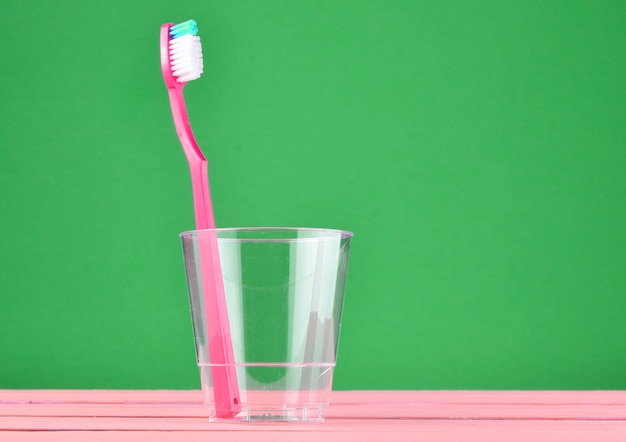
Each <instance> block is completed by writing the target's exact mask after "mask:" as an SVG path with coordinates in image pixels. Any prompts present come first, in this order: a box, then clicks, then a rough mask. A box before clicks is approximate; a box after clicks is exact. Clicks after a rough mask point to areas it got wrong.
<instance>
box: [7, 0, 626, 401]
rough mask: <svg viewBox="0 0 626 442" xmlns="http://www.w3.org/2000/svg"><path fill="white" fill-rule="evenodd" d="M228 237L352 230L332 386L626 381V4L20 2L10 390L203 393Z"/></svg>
mask: <svg viewBox="0 0 626 442" xmlns="http://www.w3.org/2000/svg"><path fill="white" fill-rule="evenodd" d="M188 18H194V19H196V21H197V22H198V24H199V28H200V35H201V37H202V39H203V49H204V53H205V58H204V60H205V74H204V75H203V77H202V78H201V79H199V80H196V81H194V82H192V83H190V84H189V86H188V87H187V89H186V96H187V101H188V107H189V115H190V120H191V124H192V126H193V128H194V131H195V133H196V136H197V138H198V142H199V144H200V145H201V147H202V149H203V150H204V151H205V153H206V154H207V156H208V157H209V161H210V173H211V185H212V190H213V199H214V205H215V210H216V218H217V223H218V225H219V226H223V227H225V226H231V227H232V226H252V225H282V226H316V227H334V228H342V229H348V230H352V231H354V233H355V237H354V243H353V249H352V257H351V268H350V274H349V279H348V287H347V298H346V305H345V311H344V312H345V315H344V326H343V329H342V337H341V343H340V347H339V361H338V368H337V371H336V378H335V386H336V388H337V389H626V344H625V341H626V82H625V78H626V77H625V75H626V49H625V48H626V26H625V25H624V23H625V20H626V3H624V2H619V1H591V0H589V1H580V0H579V1H569V2H566V1H543V0H541V1H540V0H532V1H524V2H520V1H515V2H513V1H510V2H498V1H491V2H489V1H460V0H459V1H451V0H442V1H420V0H415V1H391V0H389V1H387V0H384V1H383V0H379V1H365V0H363V1H353V0H343V1H336V0H324V1H322V0H315V1H303V0H302V1H301V0H289V1H288V0H285V1H276V0H268V1H252V0H250V1H243V0H229V1H221V2H218V1H199V0H194V1H177V2H165V1H160V0H157V1H154V0H150V1H148V0H143V1H135V0H132V1H120V0H111V1H107V2H102V1H77V0H76V1H67V2H58V1H51V0H49V1H37V2H22V1H17V0H3V1H2V22H3V23H2V29H1V30H0V41H2V44H1V45H0V75H1V76H2V77H1V78H2V81H1V82H0V178H1V185H2V192H1V195H2V197H1V198H2V199H1V201H2V217H1V218H0V226H1V228H2V231H3V235H2V255H1V262H0V263H1V274H0V291H1V292H0V388H176V389H178V388H197V387H198V386H199V381H198V374H197V370H196V367H195V360H194V351H193V341H192V335H191V324H190V318H189V312H188V306H187V295H186V286H185V280H184V273H183V266H182V253H181V247H180V243H179V239H178V233H179V232H180V231H183V230H187V229H190V228H192V227H193V211H192V210H193V209H192V204H191V191H190V180H189V176H188V169H187V165H186V162H185V159H184V155H183V152H182V149H181V148H180V145H179V144H178V141H177V138H176V135H175V131H174V128H173V124H172V119H171V115H170V111H169V107H168V106H169V105H168V101H167V94H166V90H165V87H164V84H163V80H162V78H161V73H160V67H159V60H158V40H159V26H160V25H161V24H162V23H164V22H168V21H173V22H181V21H183V20H186V19H188Z"/></svg>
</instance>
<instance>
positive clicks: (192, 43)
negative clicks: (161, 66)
mask: <svg viewBox="0 0 626 442" xmlns="http://www.w3.org/2000/svg"><path fill="white" fill-rule="evenodd" d="M197 34H198V27H197V25H196V22H195V21H193V20H187V21H186V22H183V23H179V24H177V25H174V26H172V27H171V28H170V43H169V46H170V47H169V54H170V66H171V69H172V74H173V75H174V77H175V78H176V81H177V82H179V83H186V82H187V81H191V80H195V79H196V78H200V75H201V74H202V71H203V64H202V45H201V44H200V37H198V35H197Z"/></svg>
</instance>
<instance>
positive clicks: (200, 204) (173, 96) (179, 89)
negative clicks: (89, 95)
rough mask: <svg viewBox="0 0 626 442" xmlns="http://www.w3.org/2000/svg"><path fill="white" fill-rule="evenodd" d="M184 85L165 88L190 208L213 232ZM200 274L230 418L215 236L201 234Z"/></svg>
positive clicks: (221, 414) (231, 369) (214, 366)
mask: <svg viewBox="0 0 626 442" xmlns="http://www.w3.org/2000/svg"><path fill="white" fill-rule="evenodd" d="M183 87H184V85H180V84H176V85H175V86H173V87H168V93H169V98H170V104H171V108H172V116H173V117H174V125H175V127H176V133H177V134H178V138H179V140H180V143H181V145H182V146H183V150H184V151H185V156H186V157H187V161H188V163H189V170H190V172H191V184H192V188H193V205H194V212H195V217H196V228H197V229H198V230H203V229H214V228H215V220H214V216H213V205H212V204H211V194H210V191H209V179H208V176H209V175H208V164H207V161H206V159H205V157H204V155H203V154H202V151H201V150H200V148H199V147H198V144H197V143H196V140H195V138H194V136H193V132H192V131H191V126H190V125H189V118H188V117H187V111H186V108H185V101H184V97H183ZM198 239H199V254H200V271H201V275H202V292H203V297H204V307H205V317H206V333H207V344H208V348H209V357H210V362H211V378H212V381H213V395H214V398H215V412H216V416H217V417H218V418H224V419H227V418H231V417H234V416H235V415H236V414H237V413H239V412H240V411H241V400H240V397H239V386H238V384H237V372H236V368H235V365H234V363H235V356H234V352H233V347H232V338H231V334H230V326H229V322H228V308H227V305H226V294H225V293H224V281H223V276H222V267H221V265H220V259H219V248H218V244H217V233H216V232H214V231H209V232H200V234H199V236H198Z"/></svg>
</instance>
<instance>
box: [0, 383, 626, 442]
mask: <svg viewBox="0 0 626 442" xmlns="http://www.w3.org/2000/svg"><path fill="white" fill-rule="evenodd" d="M206 416H207V412H206V409H205V407H204V406H203V404H202V395H201V393H200V392H199V391H108V390H107V391H98V390H93V391H72V390H70V391H66V390H0V441H2V442H4V441H7V442H8V441H27V440H28V441H39V440H42V441H43V440H45V441H57V440H58V441H61V440H63V441H78V440H85V441H87V440H89V441H92V440H93V441H100V440H111V441H112V440H115V441H118V442H123V441H125V440H133V441H136V440H153V441H161V440H163V441H170V440H172V441H173V440H178V441H187V440H188V441H196V440H198V441H199V440H211V441H230V440H237V441H247V440H255V441H265V440H267V441H282V440H285V441H286V440H290V441H291V440H297V441H309V440H311V441H312V440H317V441H319V440H320V439H321V438H323V439H325V442H326V440H328V441H333V440H351V441H355V442H356V441H361V440H363V441H369V440H387V439H389V438H390V437H393V439H395V440H396V441H404V440H408V441H410V440H429V441H431V440H432V441H459V440H476V441H478V440H480V441H491V440H493V441H500V440H501V441H505V440H506V441H522V440H523V441H528V440H532V441H533V442H535V441H541V440H546V441H552V440H555V441H556V440H562V441H574V442H575V441H620V442H625V441H626V392H623V391H593V392H562V391H561V392H559V391H542V392H523V391H494V392H478V391H419V392H418V391H352V392H333V396H332V399H331V406H330V407H329V409H328V410H327V413H326V422H324V423H321V424H320V423H315V424H306V423H305V424H302V423H295V424H294V423H288V424H285V423H269V424H260V423H242V424H215V423H209V422H208V421H207V418H206Z"/></svg>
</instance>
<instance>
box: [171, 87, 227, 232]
mask: <svg viewBox="0 0 626 442" xmlns="http://www.w3.org/2000/svg"><path fill="white" fill-rule="evenodd" d="M167 91H168V93H169V97H170V104H171V108H172V116H173V117H174V126H175V127H176V133H177V134H178V139H179V140H180V143H181V145H182V146H183V150H184V151H185V156H186V157H187V162H188V163H189V170H190V172H191V184H192V191H193V206H194V212H195V216H196V229H199V230H201V229H214V228H215V218H214V215H213V204H212V203H211V193H210V189H209V179H208V176H209V174H208V163H207V161H206V158H205V157H204V155H203V154H202V151H201V150H200V148H199V147H198V144H197V143H196V139H195V137H194V136H193V132H192V130H191V126H190V124H189V117H188V116H187V110H186V108H185V101H184V98H183V85H176V86H175V87H171V88H168V89H167Z"/></svg>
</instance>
